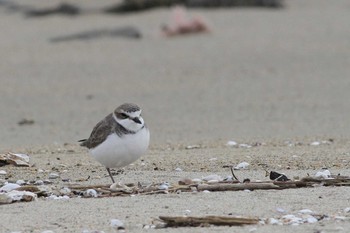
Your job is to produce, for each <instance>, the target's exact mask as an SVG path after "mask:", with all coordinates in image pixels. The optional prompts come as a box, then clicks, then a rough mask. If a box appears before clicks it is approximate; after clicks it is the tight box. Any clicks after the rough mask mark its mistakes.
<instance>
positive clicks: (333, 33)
mask: <svg viewBox="0 0 350 233" xmlns="http://www.w3.org/2000/svg"><path fill="white" fill-rule="evenodd" d="M15 2H19V3H21V4H27V5H32V6H41V7H42V6H43V5H40V4H45V5H54V4H55V3H56V2H55V1H52V2H50V3H47V1H15ZM43 2H46V3H43ZM71 2H76V3H78V4H79V5H81V6H83V7H101V6H103V5H104V4H106V3H105V2H104V1H99V2H98V3H96V2H95V1H87V2H85V1H71ZM108 2H109V3H110V2H111V1H108ZM0 6H1V5H0ZM190 12H191V13H199V14H201V15H203V16H204V17H205V18H206V19H207V20H208V21H210V23H211V25H212V28H213V32H212V33H211V34H207V35H193V36H184V37H178V38H171V39H165V38H162V37H161V36H160V35H159V31H158V30H159V27H160V25H161V24H162V23H166V22H167V21H168V18H169V10H168V9H155V10H150V11H145V12H141V13H135V14H127V15H103V14H86V15H81V16H77V17H66V16H50V17H46V18H25V17H24V16H23V15H22V14H21V13H19V12H11V11H9V10H8V9H6V8H5V7H4V6H2V7H0V30H1V36H0V51H1V56H0V61H1V62H0V81H1V85H0V93H1V94H0V96H1V98H0V106H1V111H0V125H1V134H0V141H1V144H0V152H1V153H3V152H5V151H13V152H23V153H28V154H30V156H31V164H35V167H34V168H16V167H10V166H6V167H2V168H1V170H6V171H7V172H8V177H9V179H10V180H17V179H29V180H30V179H45V178H47V175H48V173H41V174H38V173H37V172H36V171H35V169H36V168H41V169H45V170H46V169H47V170H51V169H52V168H53V167H56V168H57V167H58V169H59V172H60V173H61V176H62V177H63V178H64V177H66V178H70V179H73V180H75V179H79V178H84V177H87V176H88V175H91V179H90V180H88V181H86V182H85V183H86V184H106V183H109V182H110V181H109V178H108V177H106V171H105V170H104V168H103V167H101V166H100V165H99V164H98V163H96V162H95V161H93V160H92V159H91V158H89V157H88V155H87V153H86V151H85V150H83V149H81V148H79V146H78V145H77V144H76V141H77V140H79V139H82V138H85V137H87V136H88V135H89V133H90V131H91V129H92V127H93V125H94V124H95V123H96V122H97V121H98V120H99V119H101V118H103V117H104V116H105V115H107V114H108V113H109V112H111V111H112V110H113V109H114V108H115V107H116V106H117V105H119V104H120V103H123V102H126V101H130V102H135V103H138V104H139V105H140V106H142V108H143V109H144V112H143V115H144V117H145V119H146V122H147V123H148V126H149V128H150V129H151V132H152V144H151V148H150V150H149V153H148V154H147V155H146V156H145V157H144V158H143V161H141V160H138V161H137V162H135V164H134V165H132V166H128V167H127V168H126V172H125V173H124V174H122V175H120V176H119V177H118V178H119V179H120V180H121V181H123V182H137V181H155V182H161V181H169V182H176V181H177V180H179V179H180V178H181V177H191V178H196V177H198V178H200V177H202V176H205V175H207V174H213V173H216V174H220V175H222V176H225V175H229V174H230V173H229V171H228V170H227V169H226V168H223V167H222V166H223V165H226V164H237V163H239V162H241V161H247V162H249V163H250V164H251V165H250V167H249V169H248V170H245V171H240V172H238V173H237V175H238V176H239V177H242V178H243V177H250V178H252V179H264V174H265V172H264V168H263V167H262V166H261V165H259V164H267V165H268V168H269V169H274V170H278V171H280V172H284V173H286V174H287V175H288V176H289V177H293V176H301V177H302V176H305V175H306V174H307V173H310V174H314V173H315V172H316V171H318V170H319V169H321V168H324V167H326V168H328V169H330V171H331V172H333V173H334V174H337V173H341V174H343V175H350V173H349V167H350V164H349V161H350V157H349V156H350V155H349V145H350V142H349V141H350V140H349V139H350V130H349V125H350V118H349V117H348V116H349V115H350V105H349V103H348V100H349V99H350V92H349V88H350V79H349V77H350V69H349V66H350V40H349V38H350V28H349V26H348V22H349V21H350V14H349V12H350V3H349V2H348V1H346V0H339V1H327V0H317V1H316V0H309V1H302V0H295V1H286V8H284V9H280V10H271V9H258V8H238V9H215V10H209V9H193V10H191V11H190ZM125 25H131V26H135V27H137V28H139V29H140V30H141V32H142V34H143V38H142V39H140V40H131V39H124V38H108V37H107V38H99V39H93V40H89V41H70V42H62V43H52V42H50V39H51V38H54V37H57V36H63V35H68V34H72V33H77V32H82V31H87V30H94V29H114V28H116V27H121V26H125ZM22 119H29V120H34V124H33V125H22V126H20V125H18V122H19V121H21V120H22ZM329 138H332V139H334V143H331V144H324V145H320V146H310V145H309V144H310V143H311V142H313V141H315V140H317V141H322V140H328V139H329ZM231 139H233V140H236V141H238V142H241V143H251V142H256V141H258V142H265V143H266V144H265V145H263V146H259V147H253V148H249V149H245V148H228V147H226V146H225V144H226V142H227V141H228V140H231ZM286 141H291V142H302V143H303V144H302V145H299V146H288V144H287V143H286ZM65 143H68V145H66V146H65V145H64V144H65ZM194 144H200V145H201V148H200V149H193V150H186V149H185V146H187V145H194ZM293 155H294V156H293ZM57 158H59V159H57ZM212 158H217V159H216V160H211V159H212ZM60 164H64V165H65V166H66V167H63V166H60ZM77 164H81V166H76V165H77ZM155 166H157V167H158V170H157V171H154V168H155ZM178 167H179V168H181V169H182V170H183V172H175V171H174V170H175V169H176V168H178ZM64 170H67V171H66V172H64ZM101 177H102V178H101ZM57 182H58V183H57V185H64V184H63V183H62V182H61V181H57ZM82 183H84V182H82ZM346 207H350V190H349V188H348V187H337V188H335V187H332V188H330V187H328V188H326V187H318V188H313V189H294V190H284V191H253V192H249V193H248V192H217V193H214V192H213V193H198V194H189V193H182V194H179V195H178V194H169V195H151V196H135V197H116V198H102V199H91V198H90V199H80V198H75V199H70V200H61V201H47V200H39V201H36V202H31V203H15V204H11V205H2V206H0V211H1V212H0V216H1V222H0V232H12V231H22V232H42V231H44V230H52V231H54V232H81V231H82V230H84V229H86V230H91V231H92V230H97V231H105V232H112V229H111V228H110V226H109V225H110V222H109V221H110V219H112V218H118V219H121V220H123V222H124V223H125V224H126V228H127V231H128V232H141V231H145V232H146V231H147V232H151V231H152V232H232V231H234V232H249V231H250V230H252V229H253V228H257V229H256V231H255V232H349V229H350V222H349V221H339V222H336V221H323V222H320V223H315V224H303V225H301V226H296V227H294V226H249V227H234V228H232V227H231V228H229V227H210V228H182V229H162V230H153V229H150V230H145V229H143V228H142V226H143V225H144V224H150V223H151V222H152V220H153V219H154V218H157V217H158V216H160V215H183V214H185V213H186V210H190V211H191V213H190V215H193V216H202V215H223V216H227V215H228V214H230V213H232V214H234V215H242V216H255V217H265V218H267V217H278V216H281V215H283V214H281V213H278V212H277V211H276V208H283V209H285V210H286V211H287V213H292V214H295V213H297V212H298V210H300V209H305V208H308V209H311V210H313V211H315V212H316V213H319V214H327V215H331V216H334V215H342V216H346V213H344V212H343V209H344V208H346ZM348 217H349V214H348Z"/></svg>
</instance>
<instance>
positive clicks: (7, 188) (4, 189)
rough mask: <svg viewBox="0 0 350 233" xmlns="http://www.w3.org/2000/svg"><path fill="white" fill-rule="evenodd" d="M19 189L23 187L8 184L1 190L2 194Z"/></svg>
mask: <svg viewBox="0 0 350 233" xmlns="http://www.w3.org/2000/svg"><path fill="white" fill-rule="evenodd" d="M18 187H21V186H20V185H18V184H14V183H7V184H5V185H4V186H2V187H1V188H0V192H10V191H12V190H14V189H16V188H18Z"/></svg>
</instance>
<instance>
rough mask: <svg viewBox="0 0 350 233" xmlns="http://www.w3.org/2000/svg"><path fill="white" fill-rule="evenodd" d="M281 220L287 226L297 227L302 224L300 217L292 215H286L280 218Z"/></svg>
mask: <svg viewBox="0 0 350 233" xmlns="http://www.w3.org/2000/svg"><path fill="white" fill-rule="evenodd" d="M282 220H283V222H284V223H286V224H289V225H299V224H300V223H302V222H303V219H302V218H300V217H296V216H295V215H293V214H287V215H284V216H282Z"/></svg>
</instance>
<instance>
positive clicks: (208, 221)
mask: <svg viewBox="0 0 350 233" xmlns="http://www.w3.org/2000/svg"><path fill="white" fill-rule="evenodd" d="M159 219H161V220H162V221H163V222H165V223H166V225H165V227H185V226H203V225H219V226H223V225H226V226H243V225H252V224H257V223H258V222H259V219H258V218H244V217H226V216H205V217H191V216H185V217H183V216H176V217H169V216H159Z"/></svg>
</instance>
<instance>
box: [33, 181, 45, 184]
mask: <svg viewBox="0 0 350 233" xmlns="http://www.w3.org/2000/svg"><path fill="white" fill-rule="evenodd" d="M34 184H35V185H43V184H44V181H42V180H36V181H35V182H34Z"/></svg>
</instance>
